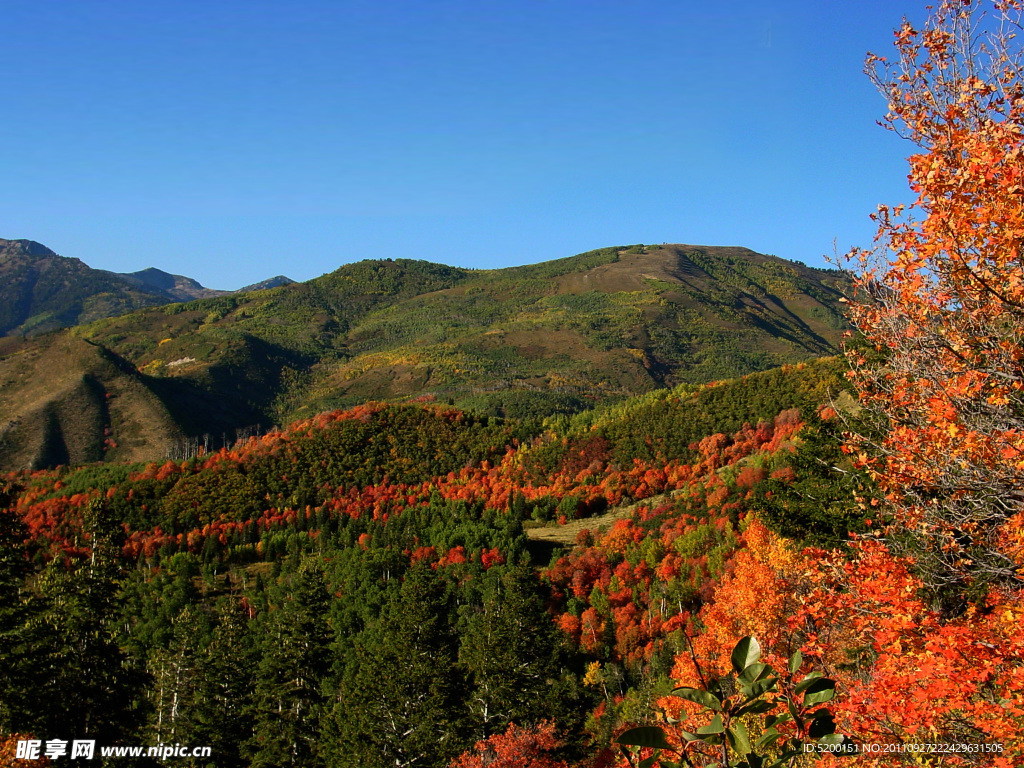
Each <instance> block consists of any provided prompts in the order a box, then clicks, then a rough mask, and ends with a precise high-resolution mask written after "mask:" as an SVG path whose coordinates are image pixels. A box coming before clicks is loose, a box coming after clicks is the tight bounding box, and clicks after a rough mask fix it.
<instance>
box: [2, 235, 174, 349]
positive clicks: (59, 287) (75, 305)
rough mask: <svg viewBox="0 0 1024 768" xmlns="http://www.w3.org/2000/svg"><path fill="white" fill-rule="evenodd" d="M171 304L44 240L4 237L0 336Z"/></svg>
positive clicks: (156, 294)
mask: <svg viewBox="0 0 1024 768" xmlns="http://www.w3.org/2000/svg"><path fill="white" fill-rule="evenodd" d="M166 303H167V298H166V297H165V296H164V295H163V294H162V293H161V292H160V291H158V290H156V289H154V288H152V287H149V286H146V285H145V284H142V283H137V284H133V283H130V282H126V281H125V280H123V279H122V278H121V277H120V276H119V275H115V274H114V273H112V272H104V271H102V270H97V269H92V268H91V267H89V266H87V265H85V264H83V263H82V262H81V261H79V260H78V259H71V258H66V257H64V256H58V255H57V254H56V253H54V252H53V251H51V250H50V249H49V248H47V247H46V246H44V245H41V244H40V243H37V242H34V241H32V240H4V239H0V335H6V334H11V333H17V334H33V333H43V332H46V331H51V330H54V329H55V328H63V327H66V326H70V325H77V324H78V323H85V322H89V321H91V320H96V319H98V318H102V317H110V316H111V315H119V314H124V313H125V312H130V311H132V310H134V309H140V308H142V307H149V306H156V305H158V304H166Z"/></svg>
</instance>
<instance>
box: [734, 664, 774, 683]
mask: <svg viewBox="0 0 1024 768" xmlns="http://www.w3.org/2000/svg"><path fill="white" fill-rule="evenodd" d="M773 671H774V670H773V669H772V668H771V667H770V666H768V665H767V664H761V663H760V662H758V663H757V664H751V665H750V666H749V667H747V668H746V669H744V670H743V671H742V672H740V673H739V675H737V677H736V679H737V680H739V681H740V682H741V683H744V684H746V685H750V684H751V683H754V682H756V681H758V680H760V679H761V678H763V677H767V676H768V675H770V674H771V673H772V672H773Z"/></svg>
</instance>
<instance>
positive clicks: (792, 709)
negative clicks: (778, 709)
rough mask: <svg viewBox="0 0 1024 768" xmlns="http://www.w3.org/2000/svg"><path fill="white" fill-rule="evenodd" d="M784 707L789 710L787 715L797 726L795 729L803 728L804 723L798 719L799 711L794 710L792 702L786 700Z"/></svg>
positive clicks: (794, 706)
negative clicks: (789, 715)
mask: <svg viewBox="0 0 1024 768" xmlns="http://www.w3.org/2000/svg"><path fill="white" fill-rule="evenodd" d="M786 706H787V707H788V708H789V714H791V715H792V716H793V722H795V723H796V724H797V727H799V728H803V727H804V721H803V720H801V719H800V710H798V709H797V708H796V704H794V703H793V700H792V699H786Z"/></svg>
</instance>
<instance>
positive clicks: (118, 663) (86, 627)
mask: <svg viewBox="0 0 1024 768" xmlns="http://www.w3.org/2000/svg"><path fill="white" fill-rule="evenodd" d="M83 528H84V530H85V532H86V536H87V538H86V544H87V545H88V548H89V549H88V554H87V555H86V556H85V557H84V558H80V559H76V560H73V561H72V562H71V563H69V564H67V565H65V564H64V562H63V561H62V560H61V559H59V558H58V559H54V560H52V561H51V562H50V563H49V564H48V565H47V567H46V568H45V569H44V571H43V573H42V575H41V576H40V578H39V590H40V592H41V594H42V598H43V601H44V609H43V612H42V614H41V616H40V617H39V621H38V623H36V624H34V625H33V627H32V628H31V631H32V632H33V635H34V637H33V640H34V642H37V643H38V644H39V646H40V647H42V648H45V649H46V650H45V654H44V656H43V658H42V659H41V660H40V664H39V667H38V668H37V669H35V670H34V678H35V680H36V681H37V686H38V695H39V697H40V699H41V700H42V701H45V702H46V706H45V707H43V708H41V709H39V710H38V711H37V712H36V718H35V723H34V724H33V730H35V731H36V732H39V733H45V734H47V736H48V737H49V738H73V739H82V738H90V739H96V740H97V742H98V743H105V744H116V743H118V742H119V741H121V740H123V739H125V738H127V737H128V736H129V735H133V734H135V733H136V728H137V727H138V726H139V724H140V722H141V716H140V709H139V697H140V694H141V692H142V691H144V690H145V689H146V687H147V686H146V680H145V675H144V673H142V672H141V671H140V670H138V669H136V668H134V667H133V665H132V664H131V663H130V662H129V659H128V657H127V656H126V654H125V653H124V651H123V650H122V649H121V647H120V646H119V645H118V643H117V640H116V635H115V623H116V621H115V620H116V617H117V599H116V598H117V594H118V588H119V585H120V580H121V575H122V574H121V567H120V562H119V560H118V556H119V544H118V541H117V535H116V534H117V533H119V532H120V528H119V526H117V525H116V524H115V523H113V521H112V520H111V519H110V518H109V516H108V515H106V513H105V509H104V508H103V505H102V504H101V503H99V502H92V503H90V504H89V506H88V507H87V509H86V512H85V516H84V521H83Z"/></svg>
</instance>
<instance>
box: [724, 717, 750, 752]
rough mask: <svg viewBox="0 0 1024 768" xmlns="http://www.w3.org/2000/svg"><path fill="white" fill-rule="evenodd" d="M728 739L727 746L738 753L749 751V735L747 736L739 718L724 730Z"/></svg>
mask: <svg viewBox="0 0 1024 768" xmlns="http://www.w3.org/2000/svg"><path fill="white" fill-rule="evenodd" d="M725 735H726V737H727V738H728V739H729V746H730V747H732V748H733V751H734V752H736V754H738V755H745V754H747V753H748V752H749V751H750V737H748V736H747V729H746V727H745V726H744V725H743V723H741V722H740V721H739V720H737V721H735V722H734V723H733V724H732V725H730V726H729V729H728V730H727V731H726V732H725Z"/></svg>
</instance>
